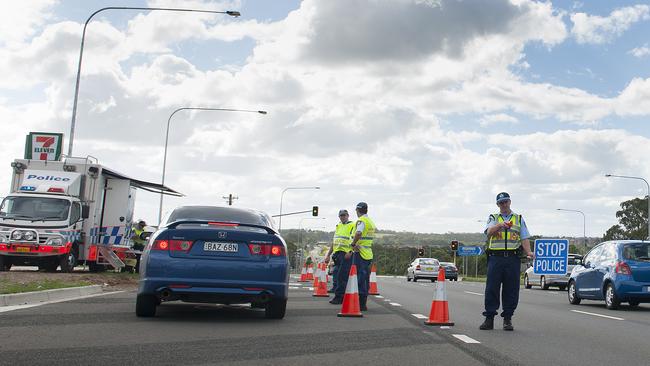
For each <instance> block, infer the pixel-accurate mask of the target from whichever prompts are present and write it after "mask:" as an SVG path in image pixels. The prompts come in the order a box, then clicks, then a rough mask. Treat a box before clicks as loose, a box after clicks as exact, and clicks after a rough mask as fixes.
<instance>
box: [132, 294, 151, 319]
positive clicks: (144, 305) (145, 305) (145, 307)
mask: <svg viewBox="0 0 650 366" xmlns="http://www.w3.org/2000/svg"><path fill="white" fill-rule="evenodd" d="M135 315H137V316H139V317H145V318H150V317H152V316H156V297H155V296H153V295H138V297H137V298H136V300H135Z"/></svg>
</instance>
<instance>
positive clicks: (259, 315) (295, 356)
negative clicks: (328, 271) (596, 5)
mask: <svg viewBox="0 0 650 366" xmlns="http://www.w3.org/2000/svg"><path fill="white" fill-rule="evenodd" d="M393 286H394V287H395V288H399V287H400V286H399V285H397V283H396V284H395V285H393ZM304 287H306V286H300V285H298V284H293V286H292V288H291V290H290V302H289V308H288V311H287V316H286V317H285V319H283V320H267V319H264V316H263V312H262V311H260V310H257V309H250V308H249V307H224V306H212V305H196V304H183V303H170V304H165V305H163V306H161V307H160V308H159V312H158V316H157V317H156V318H151V319H141V318H137V317H136V316H135V314H134V306H135V292H121V293H116V294H110V295H104V296H99V297H92V298H86V299H79V300H75V301H68V302H61V303H55V304H47V305H42V306H37V307H31V308H26V309H19V310H14V311H7V312H2V313H0V339H1V340H2V341H0V364H2V365H48V366H49V365H59V364H61V365H88V364H93V365H109V364H110V365H180V364H183V365H184V364H228V365H314V364H319V365H320V364H323V365H352V364H364V365H373V366H374V365H419V366H421V365H429V364H433V363H435V364H440V365H446V364H454V365H481V364H488V365H508V364H515V363H514V362H513V361H512V360H510V359H508V358H504V357H502V356H501V355H500V354H498V353H494V352H492V351H491V350H489V349H488V348H487V347H484V346H482V345H480V344H466V343H464V342H463V341H461V340H459V339H457V338H455V337H454V336H453V334H454V333H455V331H454V330H452V329H440V328H439V327H437V328H436V327H427V326H424V325H422V323H421V321H420V320H419V319H415V318H413V317H412V316H411V315H410V314H408V313H405V312H403V311H398V310H396V309H395V306H393V305H390V304H388V303H387V302H385V301H383V299H379V298H378V299H374V300H375V301H371V302H370V303H369V305H368V306H369V311H368V312H367V313H366V314H365V316H364V317H363V318H339V317H337V316H336V313H337V312H338V311H339V310H340V307H339V306H333V305H330V304H328V303H327V299H326V298H314V297H312V296H311V292H310V291H309V290H308V289H305V288H304ZM417 290H418V291H419V292H421V293H422V294H423V296H424V294H426V289H425V288H424V287H420V286H417ZM406 291H407V292H408V291H409V290H408V288H407V289H406Z"/></svg>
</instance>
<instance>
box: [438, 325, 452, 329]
mask: <svg viewBox="0 0 650 366" xmlns="http://www.w3.org/2000/svg"><path fill="white" fill-rule="evenodd" d="M440 329H451V327H450V326H448V325H443V326H441V327H440Z"/></svg>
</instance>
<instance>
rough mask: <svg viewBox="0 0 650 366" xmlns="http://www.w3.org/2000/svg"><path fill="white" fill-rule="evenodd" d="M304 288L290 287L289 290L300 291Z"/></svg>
mask: <svg viewBox="0 0 650 366" xmlns="http://www.w3.org/2000/svg"><path fill="white" fill-rule="evenodd" d="M301 288H302V287H295V286H289V290H300V289H301Z"/></svg>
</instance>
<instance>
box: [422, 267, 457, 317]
mask: <svg viewBox="0 0 650 366" xmlns="http://www.w3.org/2000/svg"><path fill="white" fill-rule="evenodd" d="M433 286H434V288H435V293H434V297H433V301H431V312H430V313H429V320H427V321H425V322H424V324H426V325H454V323H453V322H450V321H449V305H448V304H447V291H446V289H445V268H444V267H443V266H440V269H439V270H438V282H436V283H434V284H433Z"/></svg>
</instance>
